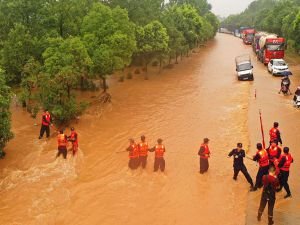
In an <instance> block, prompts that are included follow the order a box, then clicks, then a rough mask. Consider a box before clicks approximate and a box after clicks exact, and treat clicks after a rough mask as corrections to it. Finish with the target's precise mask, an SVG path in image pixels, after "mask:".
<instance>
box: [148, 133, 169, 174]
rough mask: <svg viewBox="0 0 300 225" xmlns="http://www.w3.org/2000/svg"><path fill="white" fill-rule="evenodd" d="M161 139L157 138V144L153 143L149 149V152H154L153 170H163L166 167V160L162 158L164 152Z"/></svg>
mask: <svg viewBox="0 0 300 225" xmlns="http://www.w3.org/2000/svg"><path fill="white" fill-rule="evenodd" d="M162 142H163V140H162V139H160V138H159V139H158V140H157V145H155V146H154V147H153V148H151V149H149V151H150V152H154V153H155V159H154V172H156V171H158V169H160V171H162V172H164V171H165V167H166V162H165V159H164V154H165V152H166V148H165V146H164V145H163V144H162Z"/></svg>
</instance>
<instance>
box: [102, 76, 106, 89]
mask: <svg viewBox="0 0 300 225" xmlns="http://www.w3.org/2000/svg"><path fill="white" fill-rule="evenodd" d="M102 82H103V92H104V93H106V91H107V84H106V78H105V77H102Z"/></svg>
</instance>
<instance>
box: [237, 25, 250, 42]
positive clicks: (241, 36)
mask: <svg viewBox="0 0 300 225" xmlns="http://www.w3.org/2000/svg"><path fill="white" fill-rule="evenodd" d="M247 29H251V28H250V27H240V28H239V34H240V38H242V39H243V35H244V30H247Z"/></svg>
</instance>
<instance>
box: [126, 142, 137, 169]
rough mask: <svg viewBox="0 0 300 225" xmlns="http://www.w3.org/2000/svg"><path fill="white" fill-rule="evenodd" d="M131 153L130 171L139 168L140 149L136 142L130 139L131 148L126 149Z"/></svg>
mask: <svg viewBox="0 0 300 225" xmlns="http://www.w3.org/2000/svg"><path fill="white" fill-rule="evenodd" d="M126 150H127V151H128V152H129V162H128V167H129V168H130V169H136V168H138V167H139V148H138V145H137V144H136V143H135V141H134V140H133V139H132V138H130V139H129V147H128V148H127V149H126Z"/></svg>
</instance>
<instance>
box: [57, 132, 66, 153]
mask: <svg viewBox="0 0 300 225" xmlns="http://www.w3.org/2000/svg"><path fill="white" fill-rule="evenodd" d="M57 146H58V147H57V150H58V152H57V155H56V158H57V157H59V156H60V155H63V157H64V159H66V158H67V151H68V150H67V146H68V137H67V135H65V134H64V131H63V130H60V131H59V135H57Z"/></svg>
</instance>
